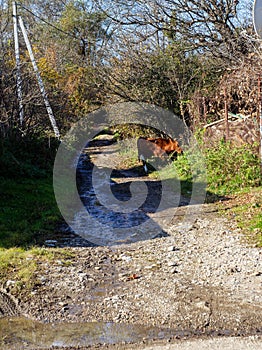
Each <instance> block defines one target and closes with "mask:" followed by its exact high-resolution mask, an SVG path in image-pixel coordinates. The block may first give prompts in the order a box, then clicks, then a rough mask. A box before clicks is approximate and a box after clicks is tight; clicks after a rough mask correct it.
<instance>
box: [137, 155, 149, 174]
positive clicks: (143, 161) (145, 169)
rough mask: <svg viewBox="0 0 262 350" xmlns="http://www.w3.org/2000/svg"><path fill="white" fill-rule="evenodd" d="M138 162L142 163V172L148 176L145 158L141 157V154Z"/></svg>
mask: <svg viewBox="0 0 262 350" xmlns="http://www.w3.org/2000/svg"><path fill="white" fill-rule="evenodd" d="M139 161H140V162H142V163H143V168H144V171H145V173H146V174H148V168H147V165H146V160H145V157H144V156H143V154H140V155H139Z"/></svg>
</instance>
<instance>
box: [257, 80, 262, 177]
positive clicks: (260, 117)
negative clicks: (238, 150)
mask: <svg viewBox="0 0 262 350" xmlns="http://www.w3.org/2000/svg"><path fill="white" fill-rule="evenodd" d="M261 102H262V101H261V76H260V74H258V79H257V122H258V125H259V133H258V144H259V145H260V166H261V172H262V108H261Z"/></svg>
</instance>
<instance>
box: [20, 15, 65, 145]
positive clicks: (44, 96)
mask: <svg viewBox="0 0 262 350" xmlns="http://www.w3.org/2000/svg"><path fill="white" fill-rule="evenodd" d="M18 20H19V25H20V27H21V29H22V33H23V36H24V40H25V43H26V47H27V50H28V53H29V56H30V59H31V62H32V65H33V68H34V71H35V74H36V77H37V81H38V86H39V89H40V91H41V94H42V96H43V99H44V103H45V106H46V110H47V113H48V116H49V119H50V122H51V125H52V127H53V130H54V133H55V136H56V137H57V138H58V139H60V133H59V130H58V128H57V125H56V121H55V117H54V114H53V111H52V108H51V106H50V103H49V101H48V98H47V93H46V91H45V87H44V83H43V80H42V78H41V75H40V73H39V70H38V67H37V64H36V61H35V57H34V54H33V50H32V47H31V44H30V41H29V39H28V36H27V32H26V29H25V26H24V23H23V20H22V18H21V17H20V16H19V19H18Z"/></svg>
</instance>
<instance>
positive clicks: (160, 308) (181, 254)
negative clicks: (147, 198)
mask: <svg viewBox="0 0 262 350" xmlns="http://www.w3.org/2000/svg"><path fill="white" fill-rule="evenodd" d="M223 207H224V208H226V204H221V203H213V204H204V205H201V207H199V208H198V209H199V210H198V217H197V218H196V220H195V222H194V225H193V226H191V227H187V226H186V225H185V223H183V222H182V221H181V222H178V221H174V222H172V223H171V225H170V226H169V228H168V229H166V230H165V233H166V234H165V235H163V236H162V237H161V236H160V237H156V238H155V239H146V240H138V241H136V242H133V243H128V244H121V245H119V244H118V245H112V246H110V247H109V246H95V247H86V246H84V245H83V246H82V247H81V239H80V240H79V241H78V245H79V247H73V246H70V244H69V246H68V247H67V248H66V249H67V250H68V251H69V252H70V253H71V258H70V259H69V260H68V261H66V262H64V261H60V260H57V261H55V262H54V263H52V264H49V263H46V262H45V263H44V262H42V263H39V264H38V267H37V271H36V273H35V281H36V283H35V285H34V286H33V287H32V289H31V290H30V291H29V292H28V291H25V292H24V294H22V295H19V296H18V297H19V302H18V305H17V308H18V307H19V312H18V311H17V314H19V315H26V316H27V317H29V318H30V319H33V320H37V321H41V322H44V323H47V324H49V323H65V322H70V323H76V322H80V323H81V322H92V323H96V322H110V323H113V324H119V325H121V324H123V325H126V324H129V325H136V326H141V329H142V328H143V327H148V328H147V329H150V328H154V329H156V328H158V329H161V330H163V329H164V330H169V331H170V332H171V334H169V335H168V339H169V341H170V343H166V342H165V343H161V344H160V345H158V344H157V342H153V343H152V345H151V343H148V342H149V341H152V336H150V335H149V333H150V332H148V331H147V332H145V334H144V335H143V343H141V339H137V338H136V336H135V335H134V336H133V339H132V341H134V342H136V344H135V345H123V344H121V345H115V346H112V348H114V349H125V348H126V349H129V348H130V349H144V350H149V349H154V350H158V349H159V350H160V349H161V350H165V349H166V350H167V349H170V350H176V349H179V350H184V349H185V350H186V349H190V350H191V349H201V350H202V349H223V350H226V349H237V350H241V349H243V350H244V349H245V350H246V349H252V350H256V349H261V348H262V346H261V345H262V343H261V334H262V307H261V305H262V293H261V290H262V250H261V249H258V248H255V247H252V246H250V245H248V243H247V242H246V241H245V238H244V237H243V236H242V235H241V231H240V230H239V229H238V228H237V226H236V224H235V223H234V222H233V220H232V221H229V220H228V219H226V218H225V217H224V216H223V215H220V214H219V210H218V209H219V208H220V209H221V208H223ZM179 210H180V211H179V212H178V214H179V215H181V216H183V211H184V210H186V207H185V206H184V207H183V206H182V207H181V208H180V209H179ZM93 229H94V228H93ZM57 245H58V246H59V242H57ZM58 249H59V248H58ZM7 282H8V281H6V283H3V285H4V288H3V292H2V295H4V296H5V298H6V296H7V295H8V294H12V286H10V285H7ZM3 293H4V294H3ZM0 299H1V294H0ZM12 303H14V302H13V301H12ZM0 307H1V300H0ZM2 310H4V311H3V316H11V315H13V314H14V312H13V310H11V311H10V308H6V310H5V308H4V307H3V308H2ZM17 310H18V309H17ZM251 335H252V337H249V338H245V337H247V336H251ZM196 336H197V337H199V336H200V337H201V339H199V338H198V339H195V340H190V339H188V338H194V337H196ZM206 336H213V337H217V336H220V338H212V339H211V338H210V339H207V338H206ZM221 336H222V337H221ZM223 336H225V338H223ZM184 337H185V338H186V339H185V340H183V342H181V341H179V343H177V339H178V338H184ZM234 337H236V338H234ZM156 338H157V337H156ZM98 347H99V346H98ZM98 347H95V346H94V348H98ZM89 348H90V347H89ZM108 348H110V349H111V347H108ZM71 349H77V347H71Z"/></svg>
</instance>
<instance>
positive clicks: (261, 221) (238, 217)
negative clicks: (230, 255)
mask: <svg viewBox="0 0 262 350" xmlns="http://www.w3.org/2000/svg"><path fill="white" fill-rule="evenodd" d="M227 205H229V208H227V210H226V215H227V217H228V218H229V219H230V220H234V221H236V222H237V225H238V227H239V228H241V230H242V231H243V232H244V233H245V235H246V236H247V238H248V240H249V242H250V243H252V244H255V245H256V246H258V247H262V214H261V208H262V187H257V188H256V189H250V190H249V191H248V193H241V194H238V195H234V196H232V197H231V198H230V199H229V201H227V202H225V203H223V202H222V204H221V207H222V209H223V207H224V206H227ZM223 213H224V211H223Z"/></svg>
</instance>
